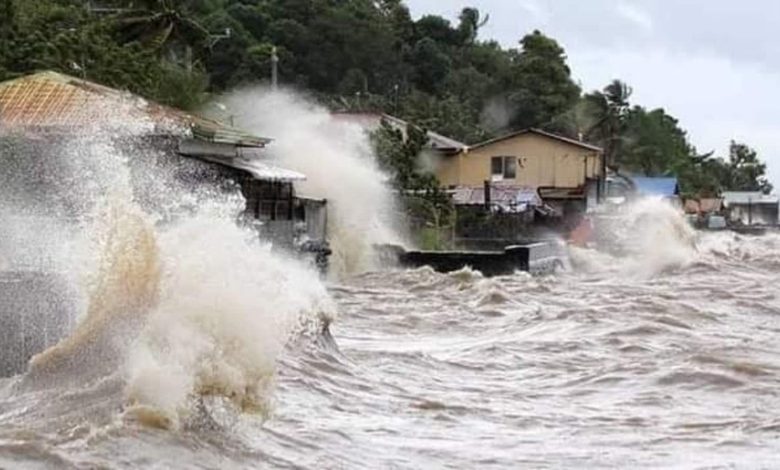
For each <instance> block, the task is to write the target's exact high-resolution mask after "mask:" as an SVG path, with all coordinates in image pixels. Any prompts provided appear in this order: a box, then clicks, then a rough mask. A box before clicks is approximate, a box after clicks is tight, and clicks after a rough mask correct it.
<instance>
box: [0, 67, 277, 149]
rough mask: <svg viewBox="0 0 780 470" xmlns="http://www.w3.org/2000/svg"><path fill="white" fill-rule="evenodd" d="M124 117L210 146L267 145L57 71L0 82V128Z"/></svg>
mask: <svg viewBox="0 0 780 470" xmlns="http://www.w3.org/2000/svg"><path fill="white" fill-rule="evenodd" d="M124 113H127V114H124ZM128 115H129V116H130V117H134V118H140V119H144V118H146V119H149V120H150V123H151V124H152V125H153V126H154V131H155V132H157V133H161V134H174V135H175V134H178V133H183V134H187V133H191V134H192V135H193V136H194V137H196V138H199V139H203V140H206V141H209V142H215V143H227V144H233V145H238V146H245V147H263V146H264V145H265V144H266V143H268V142H269V141H270V139H265V138H262V137H256V136H253V135H251V134H249V133H247V132H244V131H241V130H238V129H234V128H231V127H228V126H225V125H223V124H220V123H218V122H216V121H212V120H209V119H204V118H201V117H198V116H195V115H192V114H188V113H185V112H183V111H180V110H177V109H174V108H170V107H167V106H162V105H159V104H156V103H152V102H149V101H146V100H145V99H143V98H141V97H139V96H136V95H133V94H131V93H129V92H123V91H119V90H115V89H112V88H108V87H105V86H102V85H98V84H96V83H92V82H89V81H86V80H81V79H78V78H74V77H70V76H67V75H63V74H59V73H56V72H41V73H37V74H34V75H29V76H26V77H22V78H18V79H16V80H10V81H7V82H3V83H0V125H2V126H3V127H5V128H10V129H14V128H21V129H25V130H36V131H49V132H52V131H54V132H68V131H73V130H74V129H79V128H84V127H87V128H89V127H91V126H99V125H110V123H111V122H112V121H116V120H117V119H121V118H122V117H126V116H128Z"/></svg>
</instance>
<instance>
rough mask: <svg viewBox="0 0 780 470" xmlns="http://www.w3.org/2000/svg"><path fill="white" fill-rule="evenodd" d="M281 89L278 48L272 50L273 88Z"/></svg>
mask: <svg viewBox="0 0 780 470" xmlns="http://www.w3.org/2000/svg"><path fill="white" fill-rule="evenodd" d="M278 87H279V56H278V55H277V54H276V46H274V47H273V48H271V88H273V89H274V90H276V89H277V88H278Z"/></svg>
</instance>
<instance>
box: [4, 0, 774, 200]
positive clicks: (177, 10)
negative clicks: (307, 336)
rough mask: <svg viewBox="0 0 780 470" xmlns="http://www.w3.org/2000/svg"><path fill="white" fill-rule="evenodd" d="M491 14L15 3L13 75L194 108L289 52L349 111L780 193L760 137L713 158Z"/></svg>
mask: <svg viewBox="0 0 780 470" xmlns="http://www.w3.org/2000/svg"><path fill="white" fill-rule="evenodd" d="M94 6H98V7H100V8H92V7H94ZM106 7H108V8H106ZM486 21H487V15H484V14H483V13H482V12H480V11H479V10H477V9H475V8H472V7H466V8H463V9H462V10H461V13H460V15H459V16H458V18H457V19H456V21H455V23H454V24H453V22H451V21H449V20H447V19H445V18H442V17H440V16H435V15H424V16H422V17H420V18H419V19H416V20H415V19H413V18H412V17H411V15H410V13H409V9H408V7H407V6H406V5H405V4H404V2H403V0H91V1H89V2H87V1H86V0H36V1H27V0H0V79H6V78H12V77H16V76H19V75H23V74H26V73H30V72H35V71H39V70H45V69H51V70H55V71H60V72H64V73H68V74H71V75H76V76H80V77H84V78H87V79H89V80H94V81H97V82H100V83H104V84H106V85H109V86H113V87H117V88H121V89H127V90H130V91H132V92H135V93H138V94H141V95H143V96H146V97H148V98H150V99H153V100H156V101H160V102H163V103H166V104H170V105H173V106H179V107H185V108H188V107H196V106H197V105H198V104H199V103H200V102H201V101H202V99H203V98H204V97H205V96H206V93H207V92H216V93H218V92H221V91H224V90H226V89H229V88H232V87H235V86H237V85H241V84H247V83H257V82H264V81H268V80H269V79H270V75H271V56H272V51H273V50H274V49H275V50H276V51H277V56H278V58H279V63H278V72H279V78H280V80H281V81H282V82H283V83H284V84H287V85H292V86H295V87H299V88H301V89H305V90H306V91H307V93H308V94H309V95H310V96H315V97H317V98H318V99H320V100H321V101H322V102H323V103H325V104H327V105H328V106H330V107H332V108H336V109H339V110H353V111H372V112H388V113H391V114H395V115H398V117H401V118H404V119H406V120H408V121H410V122H416V123H418V124H419V125H420V126H422V127H424V128H428V129H433V130H436V131H437V132H440V133H443V134H445V135H448V136H451V137H453V138H456V139H459V140H461V141H464V142H466V143H475V142H478V141H481V140H484V139H487V138H490V137H494V136H496V135H497V134H499V133H503V132H507V131H512V130H518V129H520V128H525V127H532V126H533V127H542V128H545V129H548V130H553V131H556V132H560V133H563V134H565V135H568V136H570V137H573V138H581V139H584V140H586V141H590V142H593V143H596V144H598V145H600V146H602V147H603V148H604V149H605V154H606V157H607V160H608V161H609V163H610V165H612V166H614V167H617V168H619V169H620V170H621V171H623V170H625V171H629V172H634V173H642V174H648V175H678V176H679V178H680V181H681V184H682V185H683V187H684V189H685V191H686V192H687V193H689V194H697V193H708V194H711V193H717V192H719V191H722V190H724V189H741V188H747V189H754V188H755V189H758V190H764V191H766V190H768V189H769V185H768V182H767V181H766V178H765V176H764V174H765V166H762V165H763V163H761V162H760V161H759V160H758V158H757V156H756V155H755V152H753V151H752V150H750V149H749V148H748V147H746V146H742V145H741V144H734V145H733V146H732V151H731V152H730V155H729V157H728V158H726V159H722V158H713V157H712V156H711V155H703V156H702V155H698V154H697V153H696V151H695V149H694V148H693V146H691V145H690V143H689V142H688V140H687V135H686V133H685V131H684V130H683V129H682V128H681V127H680V124H679V123H678V122H677V120H676V119H674V118H673V117H672V116H669V115H668V114H667V113H666V112H665V111H664V110H662V109H655V110H647V109H645V108H643V107H641V106H638V105H635V104H632V103H630V102H629V101H630V98H631V88H630V87H628V86H627V85H626V84H624V83H622V82H620V81H617V80H616V81H613V82H612V83H610V84H608V85H607V86H606V87H605V88H604V89H602V90H599V91H594V92H592V93H588V94H586V95H584V96H582V95H581V92H580V89H579V87H578V86H577V84H576V83H575V82H574V81H573V80H572V77H571V71H570V69H569V66H568V65H567V62H566V54H565V51H564V50H563V48H562V47H561V46H560V45H559V44H558V43H557V42H556V41H555V40H554V39H553V38H550V37H548V36H545V35H544V34H542V33H541V32H539V31H534V32H532V33H530V34H527V35H525V36H524V37H523V38H522V39H521V41H520V42H519V47H517V48H510V49H506V48H503V47H502V46H501V45H500V44H498V43H497V42H495V41H485V40H482V39H481V38H480V29H481V27H482V26H483V25H484V24H485V22H486ZM189 51H191V53H190V52H189ZM406 151H409V152H411V150H410V149H409V148H406ZM416 178H417V177H414V178H411V179H403V178H402V180H403V181H406V183H408V184H411V185H412V186H419V181H418V179H416Z"/></svg>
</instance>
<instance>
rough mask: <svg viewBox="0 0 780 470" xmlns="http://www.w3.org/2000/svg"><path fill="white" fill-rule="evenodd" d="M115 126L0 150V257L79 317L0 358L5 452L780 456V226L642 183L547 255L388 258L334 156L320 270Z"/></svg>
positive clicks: (46, 456)
mask: <svg viewBox="0 0 780 470" xmlns="http://www.w3.org/2000/svg"><path fill="white" fill-rule="evenodd" d="M307 113H309V115H311V113H310V110H309V111H307ZM297 122H298V128H299V127H300V126H302V125H303V126H305V125H308V124H306V123H301V121H300V120H297ZM250 124H251V123H250ZM310 125H311V126H312V128H316V129H319V128H322V126H323V123H322V122H320V121H318V120H317V119H313V122H312V123H311V124H310ZM325 127H326V128H325V129H324V130H323V131H322V134H324V135H331V134H333V132H331V131H330V130H329V129H327V126H325ZM133 132H139V133H143V126H140V128H139V129H138V130H137V131H133ZM284 133H285V129H283V128H281V127H280V128H277V129H276V130H275V132H274V134H275V135H280V136H283V135H284ZM280 141H284V139H283V138H282V139H280ZM123 142H124V141H123V140H120V141H118V140H117V139H116V135H115V129H114V130H112V134H111V135H108V136H103V137H101V135H100V134H99V133H90V134H89V137H88V138H77V139H74V140H73V141H72V142H58V144H57V146H56V148H55V149H54V150H53V151H52V150H51V149H49V150H48V151H47V152H39V149H33V150H32V154H30V149H26V150H25V151H26V152H27V153H25V155H24V158H17V159H13V158H10V157H9V155H11V156H13V155H15V154H13V153H11V152H16V151H17V150H14V149H11V150H8V149H6V152H8V153H6V154H5V157H6V159H7V160H6V164H5V166H4V170H3V173H2V176H3V178H4V179H3V185H2V189H0V191H2V192H3V206H2V217H1V219H2V220H3V221H4V222H3V224H4V225H3V229H2V232H1V233H2V235H3V238H2V242H3V244H2V245H0V249H1V250H2V251H0V253H2V255H3V259H2V261H0V262H1V263H3V265H4V268H3V269H6V270H18V269H22V267H28V268H29V267H30V266H33V267H35V269H39V270H46V271H47V272H56V273H58V275H59V276H60V277H61V278H62V279H65V280H66V281H67V284H68V285H69V286H70V293H69V294H68V295H66V297H67V299H60V300H56V301H57V302H67V303H68V304H69V305H72V309H73V312H74V318H73V326H72V327H71V328H70V331H69V332H68V334H67V335H66V336H65V337H64V339H62V340H60V341H58V342H55V343H53V344H52V345H51V346H50V347H48V348H47V349H45V350H44V351H42V352H40V353H39V354H37V355H36V356H34V357H33V358H32V359H31V360H30V362H29V364H27V365H26V367H25V369H24V372H23V373H21V374H18V375H16V376H13V377H9V378H4V379H0V468H3V469H6V468H7V469H49V468H55V469H69V468H73V469H92V468H106V469H137V468H160V469H167V468H192V469H195V468H197V469H205V468H208V469H212V468H213V469H216V468H219V469H232V468H235V469H244V468H245V469H250V468H251V469H256V468H269V469H271V468H274V469H276V468H281V469H284V468H289V469H363V468H378V469H379V468H388V469H394V468H395V469H406V468H410V469H411V468H431V469H437V468H452V469H460V468H480V469H508V468H616V469H618V468H620V469H622V468H685V469H694V468H707V469H714V468H750V469H760V468H766V469H770V468H777V465H778V455H780V353H779V352H778V348H777V340H778V338H780V321H779V320H778V318H780V298H778V296H777V288H776V286H775V285H774V283H775V282H777V281H778V279H779V276H778V269H779V268H780V234H771V233H770V234H767V235H764V236H756V237H744V236H739V235H736V234H734V233H731V232H718V233H696V232H693V231H692V230H691V229H690V228H688V227H687V226H686V225H685V222H684V221H683V219H682V218H681V216H680V215H678V214H677V213H676V212H674V211H673V210H671V209H670V208H668V207H666V206H664V205H663V204H662V203H660V202H654V201H648V202H646V203H642V204H639V205H638V206H637V207H635V208H634V209H633V211H632V212H631V213H629V214H627V215H626V221H625V223H624V224H621V225H622V229H623V230H624V231H625V232H626V233H623V234H621V239H623V240H631V242H632V243H631V246H630V247H629V248H628V249H626V250H623V252H621V253H620V254H619V255H617V254H614V253H611V252H609V251H608V250H601V251H600V250H598V249H578V248H571V249H570V253H569V255H570V266H567V267H566V269H564V270H562V271H560V272H558V273H556V274H554V275H548V276H541V277H532V276H530V275H528V274H525V273H516V274H514V275H510V276H504V277H496V278H486V277H484V276H482V275H481V274H480V273H479V272H475V271H472V270H469V269H464V270H462V271H458V272H455V273H451V274H439V273H436V272H434V271H432V270H431V269H428V268H421V269H416V270H401V269H396V268H392V267H388V266H377V265H371V264H370V262H369V261H368V258H369V256H368V255H366V254H365V253H364V251H363V250H364V249H365V246H364V245H366V242H365V240H369V241H372V240H373V241H375V240H376V238H378V237H389V238H392V237H393V236H396V235H393V234H392V232H393V230H392V227H391V224H390V225H387V224H386V222H387V221H386V220H383V219H381V218H379V219H377V220H373V219H371V218H370V217H369V216H368V215H367V214H366V213H365V212H361V210H365V207H364V206H366V205H370V207H372V208H376V207H380V206H382V205H383V204H384V202H383V199H382V198H383V197H384V196H385V195H383V194H384V193H382V191H381V190H380V189H377V188H381V178H379V176H377V174H378V173H377V172H376V171H374V170H372V169H370V168H369V169H364V170H360V171H359V172H357V174H355V165H353V164H351V163H350V162H346V163H345V164H343V165H329V166H328V168H323V169H321V171H327V172H339V171H340V172H342V173H340V174H339V175H336V176H337V177H338V178H339V181H340V183H341V184H343V185H347V187H349V186H348V184H349V181H351V179H350V178H351V177H352V176H354V180H356V181H357V182H356V183H355V184H356V185H358V186H354V187H357V188H359V189H358V190H357V191H358V192H359V193H360V195H361V196H363V197H361V198H360V200H359V201H357V202H356V201H355V200H356V198H355V194H354V193H353V192H350V191H341V192H339V190H338V189H334V188H330V189H329V190H330V191H331V192H330V193H329V194H328V197H329V200H330V201H331V203H332V204H333V205H334V206H335V207H334V214H335V215H334V217H333V220H334V224H335V227H334V228H333V233H334V237H335V239H334V240H333V243H334V254H333V263H332V265H333V269H334V271H335V274H332V275H331V276H329V277H327V278H323V277H321V275H320V274H319V273H318V272H317V271H316V270H315V269H313V268H312V267H310V266H308V265H306V264H305V263H303V262H302V261H299V260H296V259H294V258H292V257H289V256H286V255H284V254H282V253H280V252H278V251H277V250H274V249H272V247H271V246H269V244H268V243H267V242H265V241H264V240H260V239H257V236H256V234H254V235H253V232H252V231H251V229H250V228H247V227H242V226H241V225H239V224H237V223H236V220H237V218H238V214H239V212H240V211H241V209H242V206H241V204H242V200H241V197H240V194H238V192H237V191H236V190H235V188H230V187H227V188H225V187H222V188H218V189H209V190H206V189H200V188H194V187H192V186H191V185H189V184H187V183H186V182H187V181H189V180H187V179H186V178H185V179H182V178H177V177H176V175H175V174H174V173H170V172H169V170H170V168H169V166H166V164H165V163H164V159H157V158H156V157H157V155H156V154H155V151H154V150H152V149H148V148H143V147H133V148H129V147H128V146H127V145H126V144H125V143H123ZM306 143H307V145H312V146H315V147H316V146H319V145H325V144H324V143H322V142H321V141H320V140H318V139H316V138H314V137H311V136H309V138H308V139H307V140H306ZM294 147H295V146H291V150H294ZM282 148H283V146H282ZM19 152H21V150H19ZM336 153H338V155H349V154H350V153H355V154H359V153H360V149H355V148H353V147H351V146H349V145H346V146H343V147H342V148H338V152H336ZM19 155H21V153H19ZM36 156H43V158H35V157H36ZM54 157H57V160H56V161H58V162H61V163H60V164H59V165H58V166H56V168H52V164H51V162H52V161H55V160H52V158H54ZM281 158H282V160H284V158H283V156H281ZM334 158H335V157H334ZM339 158H345V157H339ZM158 160H159V161H160V162H162V163H160V164H159V165H157V164H151V163H150V162H156V161H158ZM356 161H357V160H356ZM9 162H11V163H13V164H11V163H9ZM286 164H287V165H289V166H292V167H294V168H295V167H296V165H295V161H294V160H287V161H286ZM177 168H178V167H177ZM20 169H21V170H20ZM295 169H301V168H295ZM179 170H180V168H178V169H177V171H179ZM301 170H305V168H303V169H301ZM308 173H309V174H310V175H312V176H313V177H312V179H311V182H310V183H309V184H312V185H316V184H318V181H319V182H320V184H321V181H322V180H321V179H318V178H317V175H316V173H315V169H309V170H308ZM30 174H32V175H36V178H35V179H34V181H26V180H24V178H21V179H22V180H20V176H19V175H30ZM201 176H202V175H201ZM333 177H334V175H333V174H329V175H328V179H330V178H333ZM372 178H374V179H372ZM46 182H49V183H51V184H53V187H51V188H50V189H49V190H48V191H46V192H43V193H42V192H41V191H40V190H39V188H40V184H42V183H46ZM374 183H376V184H374ZM326 189H327V188H326ZM374 212H376V211H372V212H371V213H374ZM63 214H68V217H67V218H63V217H61V216H62V215H63ZM636 220H643V221H648V220H650V221H652V223H651V224H650V225H647V223H645V225H642V224H638V223H635V222H636ZM397 236H398V237H399V238H403V236H402V235H397ZM361 240H363V241H362V242H361ZM41 295H46V294H41ZM2 352H3V354H10V353H11V351H9V348H8V347H7V346H6V345H4V346H3V351H2Z"/></svg>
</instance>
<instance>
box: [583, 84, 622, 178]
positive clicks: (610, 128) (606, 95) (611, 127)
mask: <svg viewBox="0 0 780 470" xmlns="http://www.w3.org/2000/svg"><path fill="white" fill-rule="evenodd" d="M631 93H632V90H631V87H629V86H628V85H626V84H625V83H623V82H621V81H620V80H614V81H613V82H612V83H610V84H609V85H607V86H606V87H605V88H604V90H603V91H596V92H593V93H590V94H588V95H585V101H586V103H587V107H588V111H589V113H590V114H591V116H592V117H593V121H594V123H593V125H592V126H591V127H590V129H588V130H587V131H586V132H585V137H586V138H587V139H588V140H593V141H597V142H599V143H600V144H601V146H602V147H603V148H604V159H605V161H606V163H607V164H609V165H612V166H614V165H615V164H616V163H618V162H617V160H618V159H617V156H618V154H619V152H620V146H621V144H622V139H623V135H622V134H623V130H624V129H625V119H626V115H627V114H628V110H629V101H628V100H629V98H630V97H631Z"/></svg>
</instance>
